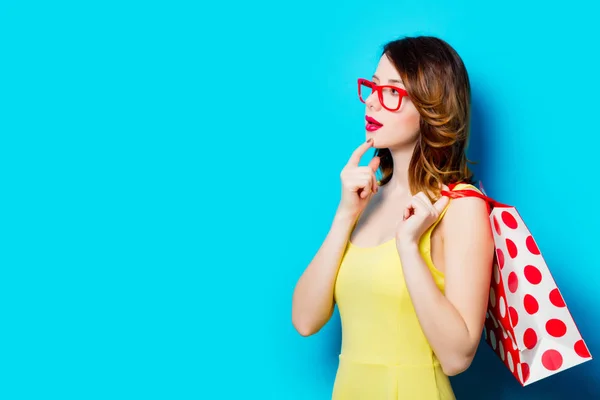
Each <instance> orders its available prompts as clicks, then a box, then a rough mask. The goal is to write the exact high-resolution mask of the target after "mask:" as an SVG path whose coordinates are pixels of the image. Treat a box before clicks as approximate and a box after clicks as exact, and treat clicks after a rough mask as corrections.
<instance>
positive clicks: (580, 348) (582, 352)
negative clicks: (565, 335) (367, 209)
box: [575, 340, 591, 358]
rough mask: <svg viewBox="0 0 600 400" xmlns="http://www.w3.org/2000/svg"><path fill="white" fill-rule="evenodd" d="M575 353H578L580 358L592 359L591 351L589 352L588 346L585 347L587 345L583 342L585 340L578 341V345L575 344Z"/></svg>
mask: <svg viewBox="0 0 600 400" xmlns="http://www.w3.org/2000/svg"><path fill="white" fill-rule="evenodd" d="M575 353H577V355H578V356H579V357H583V358H590V357H591V355H590V351H589V350H588V348H587V346H586V345H585V343H584V342H583V340H578V341H577V343H575Z"/></svg>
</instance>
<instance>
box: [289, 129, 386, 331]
mask: <svg viewBox="0 0 600 400" xmlns="http://www.w3.org/2000/svg"><path fill="white" fill-rule="evenodd" d="M371 144H372V141H371V140H369V141H367V142H364V143H362V144H361V145H360V146H359V147H358V148H357V149H356V150H354V152H353V153H352V156H351V157H350V159H349V160H348V163H347V164H346V166H345V167H344V168H343V170H342V173H341V174H340V177H341V180H342V199H341V201H340V205H339V206H338V209H337V211H336V213H335V217H334V219H333V223H332V224H331V228H330V229H329V233H328V234H327V236H326V238H325V240H324V241H323V244H322V245H321V247H320V248H319V250H318V251H317V253H316V254H315V256H314V257H313V259H312V261H311V262H310V264H309V265H308V267H307V268H306V269H305V270H304V272H303V273H302V276H301V277H300V279H299V280H298V283H297V284H296V288H295V289H294V295H293V298H292V324H293V325H294V327H295V328H296V330H297V331H298V333H300V334H301V335H302V336H310V335H313V334H315V333H317V332H318V331H319V330H320V329H321V328H322V327H323V326H324V325H325V324H326V323H327V321H329V318H331V315H332V313H333V309H334V305H335V301H334V297H333V293H334V287H335V281H336V277H337V273H338V268H339V266H340V262H341V260H342V256H343V254H344V250H345V248H346V245H347V243H348V239H349V237H350V234H351V233H352V229H353V228H354V224H355V223H356V221H357V219H358V216H359V215H360V214H361V213H362V211H363V210H364V208H365V206H366V205H367V203H368V202H369V200H370V199H371V195H372V194H373V193H374V192H376V191H377V190H378V186H377V179H376V178H375V172H376V171H377V168H378V167H379V158H378V157H374V158H373V159H372V160H371V161H370V162H369V165H368V166H366V167H359V166H358V164H359V162H360V159H361V157H362V156H363V154H364V153H365V152H366V151H367V149H369V148H370V147H371Z"/></svg>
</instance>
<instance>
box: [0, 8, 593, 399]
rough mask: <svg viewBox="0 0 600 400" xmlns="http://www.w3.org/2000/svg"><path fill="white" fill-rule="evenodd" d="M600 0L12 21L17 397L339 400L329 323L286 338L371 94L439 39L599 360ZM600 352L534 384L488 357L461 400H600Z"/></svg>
mask: <svg viewBox="0 0 600 400" xmlns="http://www.w3.org/2000/svg"><path fill="white" fill-rule="evenodd" d="M592 4H593V2H591V1H588V2H583V1H579V0H576V1H570V2H567V3H556V5H550V4H549V3H547V2H542V1H535V2H523V1H515V0H508V1H504V2H501V3H487V4H484V3H481V2H478V1H462V2H454V1H429V2H401V1H395V2H389V1H388V2H386V1H376V0H373V1H369V2H366V1H331V2H322V1H318V2H317V1H314V0H307V1H303V2H292V3H285V2H274V1H272V2H241V1H239V2H227V1H223V2H212V3H209V4H207V5H201V3H200V2H191V1H190V2H183V1H169V2H167V1H162V2H160V1H148V2H141V1H139V2H133V1H126V2H125V1H121V2H115V1H86V2H75V1H72V2H66V1H56V2H30V1H19V2H17V1H7V0H5V1H3V2H2V3H0V60H1V61H0V132H1V143H0V171H1V172H0V179H1V181H0V184H1V187H2V196H1V197H2V203H1V204H2V207H1V208H0V210H1V211H0V227H1V232H2V239H1V241H0V257H1V259H0V265H1V269H0V270H1V275H0V312H1V319H2V325H1V329H0V338H1V341H0V343H1V344H0V365H1V366H2V371H1V373H0V398H1V399H3V400H17V399H39V400H45V399H60V400H67V399H78V400H81V399H145V400H149V399H241V398H244V399H247V398H251V399H253V398H257V399H286V400H287V399H290V400H296V399H310V400H325V399H329V398H330V395H331V388H332V385H333V379H334V376H335V370H336V367H337V355H338V352H339V345H340V325H339V317H338V315H337V313H336V314H335V316H334V318H333V319H332V321H331V322H330V324H328V325H327V326H326V327H325V328H324V329H323V330H322V331H321V332H320V333H319V334H318V335H315V336H312V337H309V338H302V337H301V336H300V335H298V334H297V333H296V332H295V331H294V329H293V327H292V325H291V296H292V291H293V288H294V285H295V283H296V280H297V278H298V277H299V276H300V274H301V273H302V271H303V269H304V268H305V267H306V266H307V265H308V263H309V262H310V260H311V258H312V256H313V255H314V253H315V251H316V250H317V249H318V247H319V245H320V243H321V241H322V240H323V238H324V236H325V235H326V233H327V230H328V228H329V224H330V222H331V218H332V216H333V212H334V210H335V207H336V205H337V202H338V199H339V193H340V185H339V172H340V169H341V167H342V166H343V165H344V163H345V162H346V160H347V158H348V156H349V155H350V152H351V151H352V150H353V149H354V148H355V147H356V146H357V145H358V144H359V143H360V142H361V141H362V140H364V131H363V115H364V105H362V104H361V103H360V102H359V101H358V98H357V95H356V83H355V82H356V78H358V77H361V76H363V77H364V76H367V77H368V76H370V75H371V74H372V73H373V71H374V69H375V67H376V62H377V60H378V57H379V53H380V50H381V46H382V45H383V44H384V43H385V42H386V41H388V40H392V39H395V38H398V37H401V36H403V35H415V34H433V35H438V36H440V37H442V38H444V39H446V40H447V41H449V42H450V43H451V44H452V45H453V46H454V47H455V48H456V49H457V50H458V51H459V53H460V54H461V56H462V57H463V59H464V61H465V63H466V65H467V67H468V70H469V73H470V77H471V81H472V86H473V113H474V115H473V138H472V144H471V148H470V151H469V154H470V156H471V158H474V159H476V160H478V161H479V162H480V164H479V165H478V166H477V168H476V172H477V173H478V175H479V178H481V179H482V180H483V181H484V184H485V187H486V190H487V192H488V194H490V195H491V196H493V197H496V198H497V199H498V200H500V201H503V202H507V203H511V204H514V205H516V206H517V208H518V210H519V211H520V213H521V214H522V215H523V217H524V219H525V220H526V222H527V224H528V226H529V228H530V230H531V231H532V233H533V234H534V236H535V237H536V240H537V242H538V243H539V245H540V248H541V250H542V252H543V254H544V256H545V258H546V260H547V261H548V263H549V265H550V268H551V270H552V273H553V275H554V277H555V279H556V281H557V283H558V285H559V287H560V289H561V291H562V293H563V296H564V298H565V300H566V302H567V305H568V307H569V309H570V310H571V312H572V315H573V317H574V318H575V320H576V322H577V324H578V327H579V328H580V330H581V332H582V334H583V336H584V338H585V340H586V341H587V344H588V346H589V348H590V350H591V352H592V355H594V356H595V357H600V336H599V335H598V320H599V319H600V311H599V310H598V303H599V302H598V297H597V291H598V287H600V272H599V268H598V262H597V260H598V257H597V254H596V252H595V251H594V250H593V248H594V246H596V245H597V234H596V230H597V226H598V222H599V217H598V210H597V197H596V193H597V192H596V190H597V186H598V178H597V173H596V171H597V161H598V156H597V151H598V148H599V145H600V141H599V139H598V137H599V132H598V126H597V123H596V119H597V112H598V106H599V105H600V104H599V103H600V100H599V97H598V92H599V91H600V80H598V79H597V77H596V76H597V70H598V59H597V51H596V50H597V46H598V39H599V34H598V32H597V25H598V24H597V17H596V16H597V15H598V6H594V5H592ZM599 377H600V367H598V364H597V362H596V361H595V360H593V361H591V362H588V363H585V364H583V365H581V366H578V367H575V368H572V369H570V370H567V371H565V372H563V373H560V374H558V375H556V376H554V377H552V378H548V379H545V380H543V381H541V382H538V383H535V384H533V385H532V386H530V387H527V388H521V387H520V386H519V385H518V383H517V382H516V380H514V378H513V377H512V376H511V375H510V374H509V373H508V370H507V369H506V368H505V367H504V366H503V365H502V364H501V363H500V361H499V360H498V359H497V358H496V356H495V355H494V354H493V353H492V352H491V350H490V349H488V348H487V347H485V345H482V346H481V347H480V350H479V352H478V354H477V357H476V358H475V361H474V363H473V364H472V367H471V368H470V369H469V370H468V371H467V372H465V373H464V374H462V375H460V376H458V377H456V378H453V383H454V387H455V390H456V394H457V396H458V398H459V399H461V400H462V399H486V400H487V399H510V400H520V399H578V400H579V399H592V398H599V397H600V383H599V381H600V380H599V379H598V378H599Z"/></svg>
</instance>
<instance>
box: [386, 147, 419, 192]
mask: <svg viewBox="0 0 600 400" xmlns="http://www.w3.org/2000/svg"><path fill="white" fill-rule="evenodd" d="M415 145H416V143H411V144H409V145H406V146H403V147H398V148H393V149H392V148H390V152H391V154H392V160H393V162H394V169H393V174H392V178H391V179H390V181H389V182H388V184H387V185H386V186H389V188H390V189H391V190H393V191H401V192H409V193H410V187H409V181H408V167H409V165H410V160H411V158H412V155H413V151H414V150H415Z"/></svg>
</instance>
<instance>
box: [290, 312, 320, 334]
mask: <svg viewBox="0 0 600 400" xmlns="http://www.w3.org/2000/svg"><path fill="white" fill-rule="evenodd" d="M292 325H293V326H294V329H296V332H298V333H299V334H300V336H304V337H307V336H311V335H314V334H315V333H317V332H318V331H319V329H320V327H318V326H317V325H316V324H315V323H314V322H313V321H311V320H310V319H309V318H306V317H302V316H300V315H297V314H292Z"/></svg>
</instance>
